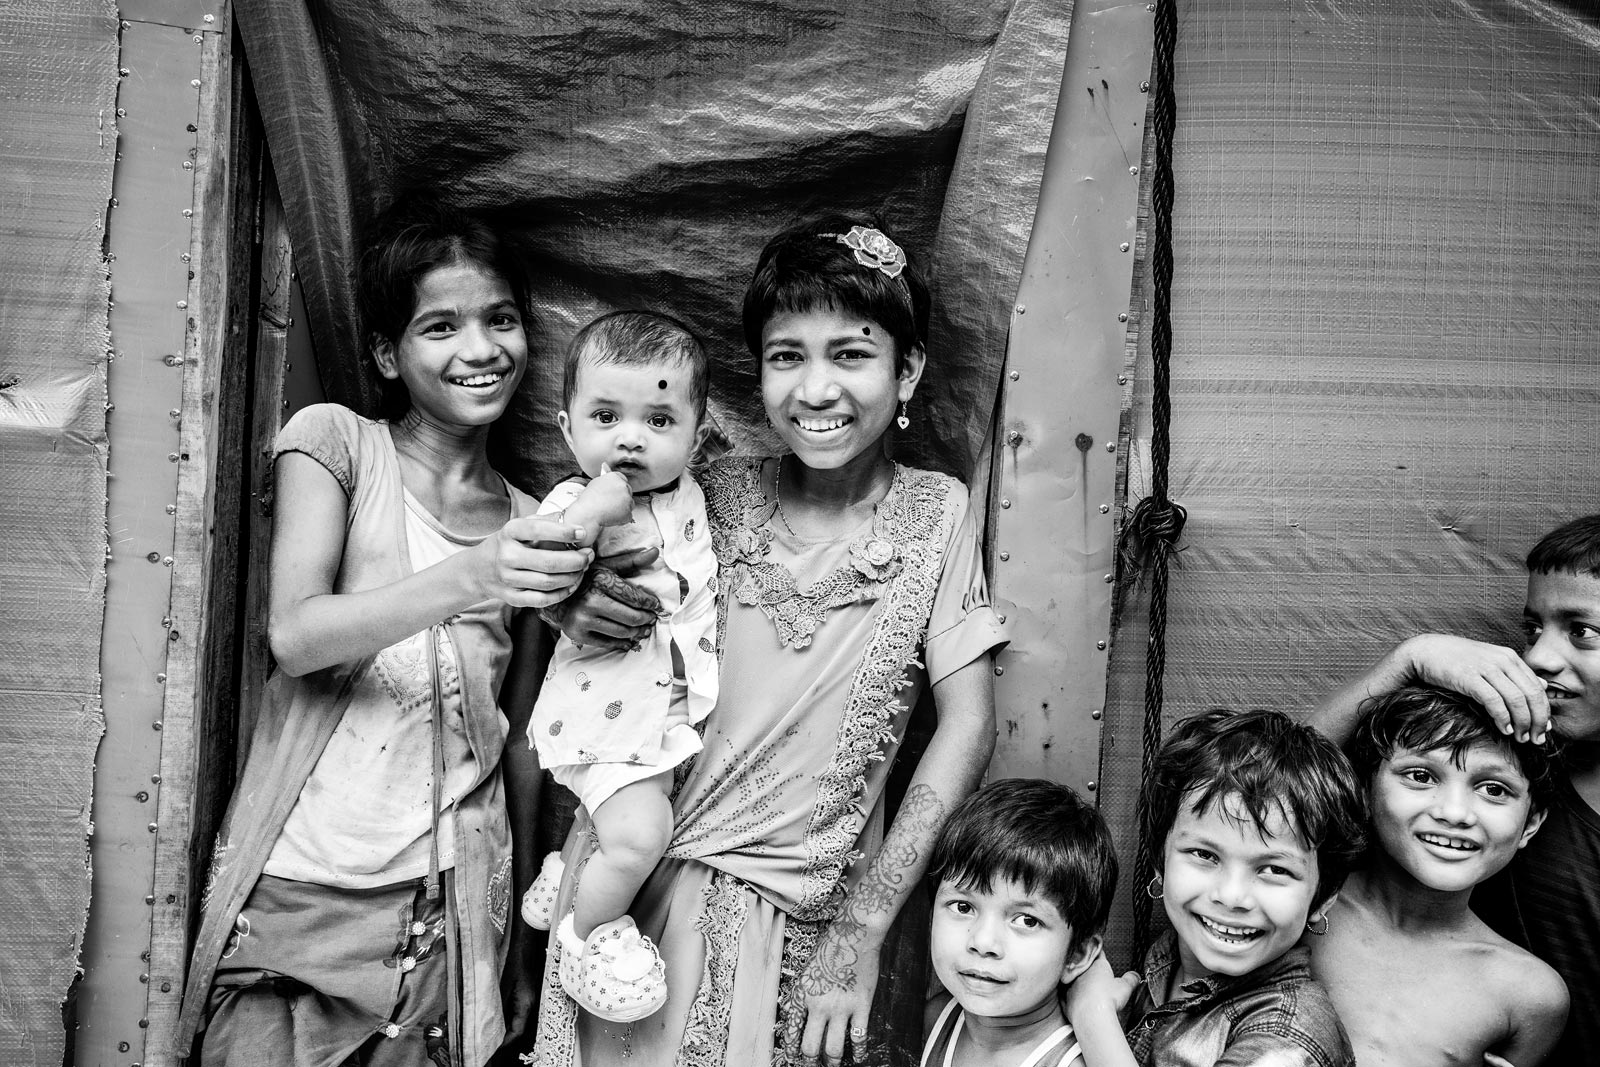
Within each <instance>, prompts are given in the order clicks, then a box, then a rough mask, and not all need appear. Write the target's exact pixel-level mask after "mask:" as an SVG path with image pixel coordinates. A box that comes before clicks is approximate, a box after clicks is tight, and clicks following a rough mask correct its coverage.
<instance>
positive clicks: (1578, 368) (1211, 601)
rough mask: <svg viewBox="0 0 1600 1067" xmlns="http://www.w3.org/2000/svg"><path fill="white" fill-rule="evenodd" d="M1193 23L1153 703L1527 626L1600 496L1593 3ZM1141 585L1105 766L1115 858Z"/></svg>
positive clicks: (1300, 677) (1302, 697)
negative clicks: (1559, 539)
mask: <svg viewBox="0 0 1600 1067" xmlns="http://www.w3.org/2000/svg"><path fill="white" fill-rule="evenodd" d="M1178 10H1179V23H1178V47H1177V53H1176V67H1177V69H1176V78H1175V86H1176V92H1177V101H1178V117H1177V135H1176V142H1175V150H1174V163H1173V168H1174V178H1175V182H1176V189H1177V194H1176V206H1175V208H1174V215H1173V245H1174V256H1175V266H1174V273H1175V277H1174V282H1173V292H1172V318H1173V338H1174V341H1173V351H1172V392H1171V396H1172V409H1173V416H1172V464H1171V472H1172V496H1173V497H1174V498H1175V499H1176V500H1178V501H1179V502H1181V503H1182V504H1183V505H1185V506H1186V507H1187V508H1188V510H1189V520H1188V526H1187V528H1186V529H1185V531H1184V537H1183V545H1184V546H1185V547H1184V551H1183V552H1182V554H1181V555H1180V557H1179V565H1178V566H1176V567H1175V568H1174V570H1173V572H1172V584H1171V596H1170V599H1169V609H1170V617H1169V623H1168V630H1167V642H1168V655H1167V664H1166V700H1165V719H1166V721H1167V722H1168V723H1169V724H1170V722H1171V721H1172V720H1173V719H1174V718H1176V717H1178V716H1181V715H1185V714H1189V713H1192V712H1196V711H1200V710H1204V709H1206V708H1209V707H1214V706H1223V707H1269V708H1281V709H1285V710H1289V711H1291V712H1301V711H1304V710H1307V709H1309V708H1310V707H1311V706H1312V705H1313V704H1314V703H1315V702H1316V700H1317V699H1318V697H1319V696H1320V695H1322V694H1324V693H1326V692H1327V691H1328V690H1329V689H1330V688H1331V687H1332V686H1333V685H1334V684H1335V683H1336V682H1337V681H1338V680H1340V679H1341V678H1343V677H1346V676H1348V675H1349V674H1351V673H1353V672H1354V671H1355V670H1357V669H1360V668H1361V667H1364V666H1365V665H1366V664H1367V663H1369V662H1371V661H1372V660H1373V659H1375V658H1376V657H1377V656H1378V655H1380V654H1381V653H1382V652H1383V651H1384V650H1385V649H1387V648H1388V647H1390V646H1392V645H1393V644H1394V643H1395V642H1396V641H1398V640H1399V639H1401V638H1403V637H1405V636H1407V635H1409V634H1412V633H1416V632H1420V631H1424V630H1433V629H1444V630H1449V631H1454V632H1459V633H1465V634H1469V635H1473V636H1477V637H1481V638H1485V639H1493V640H1499V641H1503V642H1506V643H1510V644H1516V643H1518V642H1519V641H1520V638H1519V636H1518V628H1519V627H1518V619H1519V617H1520V609H1521V603H1522V595H1523V587H1524V583H1523V580H1522V558H1523V556H1524V555H1525V553H1526V552H1527V550H1528V549H1529V548H1530V547H1531V546H1532V544H1533V542H1534V541H1535V540H1537V538H1538V537H1539V535H1540V534H1541V533H1543V532H1544V531H1546V530H1548V529H1549V528H1551V527H1552V526H1554V525H1555V524H1557V523H1558V522H1561V521H1563V520H1565V519H1567V518H1571V517H1574V516H1577V515H1580V514H1587V513H1591V512H1594V511H1597V510H1600V354H1597V353H1600V301H1597V300H1596V299H1595V293H1596V291H1597V290H1600V153H1597V152H1596V151H1595V144H1596V141H1595V132H1596V129H1597V128H1600V19H1597V17H1596V15H1595V12H1594V5H1592V4H1590V5H1587V11H1585V10H1583V9H1581V8H1580V7H1579V6H1578V5H1565V4H1559V3H1540V2H1533V0H1529V2H1520V3H1499V2H1490V0H1477V2H1475V0H1415V2H1411V3H1406V4H1392V3H1387V2H1382V0H1357V2H1311V0H1296V2H1283V0H1229V2H1226V3H1219V2H1215V0H1205V2H1203V3H1202V2H1182V3H1180V4H1179V5H1178ZM1148 358H1149V357H1148V353H1144V354H1143V358H1142V360H1141V365H1140V366H1139V367H1138V368H1137V372H1136V384H1137V387H1138V388H1137V391H1136V394H1135V398H1134V399H1135V406H1134V415H1135V425H1134V439H1135V444H1136V446H1139V447H1138V448H1137V450H1136V455H1135V458H1134V462H1133V469H1132V470H1131V472H1130V475H1131V484H1130V491H1129V497H1130V499H1137V498H1138V497H1139V496H1141V495H1142V494H1143V493H1144V492H1145V491H1147V489H1148V485H1149V478H1148V469H1147V460H1145V459H1141V458H1140V457H1147V455H1148V442H1149V432H1150V431H1149V413H1150V396H1149V379H1150V375H1149V370H1148ZM1145 595H1146V591H1144V590H1134V591H1132V592H1131V593H1130V594H1129V596H1130V609H1129V614H1128V616H1127V618H1126V619H1125V620H1124V625H1123V626H1122V629H1121V632H1119V633H1118V634H1117V635H1116V643H1115V647H1114V658H1113V664H1112V678H1111V693H1112V699H1111V708H1110V710H1109V713H1108V728H1107V731H1106V747H1105V766H1104V769H1103V779H1104V781H1105V786H1104V789H1103V793H1102V801H1103V803H1104V804H1105V806H1106V810H1107V812H1108V814H1110V815H1111V816H1112V817H1113V825H1114V828H1115V829H1116V831H1117V834H1118V838H1119V840H1120V841H1122V842H1125V844H1126V847H1127V849H1128V854H1129V855H1131V854H1132V853H1131V849H1132V844H1133V842H1134V840H1135V837H1134V822H1133V812H1134V797H1135V792H1136V790H1137V789H1138V785H1139V768H1138V758H1139V724H1140V720H1141V717H1142V704H1141V701H1142V698H1143V679H1144V671H1145V663H1144V649H1145V622H1146V615H1145V606H1144V605H1143V603H1142V601H1143V600H1144V598H1145ZM1147 877H1148V872H1137V871H1128V872H1126V873H1125V875H1124V883H1125V884H1124V887H1123V890H1122V892H1121V894H1120V895H1121V897H1122V898H1123V900H1124V901H1126V900H1127V899H1128V898H1129V897H1130V895H1131V894H1132V893H1134V892H1136V891H1137V890H1138V887H1139V886H1142V885H1143V883H1144V881H1145V879H1146V878H1147ZM1117 962H1118V964H1119V965H1120V964H1121V963H1122V962H1123V961H1122V960H1121V959H1119V960H1118V961H1117Z"/></svg>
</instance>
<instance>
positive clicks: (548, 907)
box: [522, 852, 567, 930]
mask: <svg viewBox="0 0 1600 1067" xmlns="http://www.w3.org/2000/svg"><path fill="white" fill-rule="evenodd" d="M566 869H567V865H566V864H564V863H562V862H561V853H559V852H552V853H550V854H549V855H548V856H546V857H545V858H544V865H543V866H541V867H540V868H539V877H537V878H535V879H534V880H533V885H531V886H530V887H528V891H527V892H526V893H524V894H522V921H523V922H525V923H527V924H528V925H529V926H531V927H533V928H534V929H535V930H548V929H550V924H551V922H552V920H553V918H554V915H555V910H556V893H557V892H559V891H560V889H561V876H562V874H564V873H565V872H566Z"/></svg>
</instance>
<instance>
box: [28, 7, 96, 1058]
mask: <svg viewBox="0 0 1600 1067" xmlns="http://www.w3.org/2000/svg"><path fill="white" fill-rule="evenodd" d="M46 42H48V43H47V44H46ZM116 89H117V15H116V9H115V8H114V7H113V6H112V5H111V4H109V3H104V2H98V0H78V2H75V3H54V4H49V5H40V4H33V3H21V4H6V5H3V6H0V100H4V101H5V107H4V110H3V113H0V189H3V190H4V191H5V196H4V204H3V206H0V486H3V487H4V489H3V491H0V530H3V531H4V534H5V552H4V554H3V555H0V753H3V754H4V756H3V763H0V766H3V769H4V773H0V807H3V809H4V810H5V812H6V817H5V818H4V819H3V820H0V868H3V873H0V914H4V915H5V916H6V921H5V922H4V923H3V924H0V1062H3V1063H8V1064H23V1063H60V1062H61V1058H62V1047H63V1042H64V1039H65V1035H64V1033H63V1031H62V1026H61V1004H62V999H63V998H64V997H65V996H66V994H67V990H68V987H69V985H70V983H71V980H72V976H73V973H74V970H75V968H76V967H77V964H78V951H79V946H80V941H81V938H82V936H83V928H84V915H85V911H86V909H87V907H88V903H89V874H88V870H87V860H88V854H87V850H86V845H85V838H86V836H87V834H88V832H89V806H90V793H91V788H92V782H93V765H94V758H95V746H96V745H97V744H98V743H99V740H100V734H101V728H102V720H101V717H100V671H99V655H100V627H101V619H102V616H103V613H104V611H105V599H104V597H105V555H106V411H105V399H106V377H105V359H106V348H107V343H108V333H107V327H106V300H107V298H108V296H109V286H108V284H107V281H106V276H105V272H104V270H103V269H102V266H101V261H100V256H101V245H102V242H103V241H104V239H105V231H104V224H105V215H106V202H107V200H108V199H109V198H110V196H111V167H112V159H113V156H114V154H115V152H116V119H115V116H114V114H113V112H114V109H115V107H116V102H115V99H114V98H115V94H116Z"/></svg>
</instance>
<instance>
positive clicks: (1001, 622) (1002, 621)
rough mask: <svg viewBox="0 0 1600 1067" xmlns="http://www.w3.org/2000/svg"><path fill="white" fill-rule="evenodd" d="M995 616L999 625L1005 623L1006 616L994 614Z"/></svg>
mask: <svg viewBox="0 0 1600 1067" xmlns="http://www.w3.org/2000/svg"><path fill="white" fill-rule="evenodd" d="M995 618H997V619H999V620H1000V625H1002V626H1004V625H1005V622H1006V617H1005V616H1004V615H996V616H995Z"/></svg>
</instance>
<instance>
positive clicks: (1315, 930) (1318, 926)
mask: <svg viewBox="0 0 1600 1067" xmlns="http://www.w3.org/2000/svg"><path fill="white" fill-rule="evenodd" d="M1306 929H1307V930H1309V931H1310V932H1311V935H1312V936H1313V937H1323V936H1325V935H1326V934H1327V933H1328V913H1327V912H1323V913H1322V914H1321V915H1314V916H1312V918H1311V921H1310V922H1308V923H1306Z"/></svg>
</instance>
